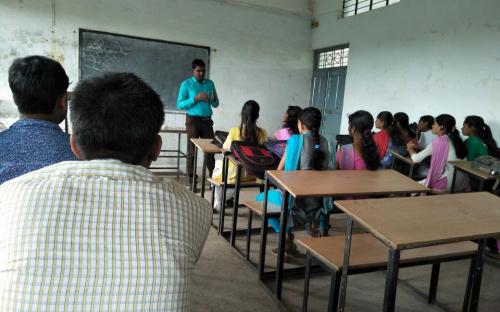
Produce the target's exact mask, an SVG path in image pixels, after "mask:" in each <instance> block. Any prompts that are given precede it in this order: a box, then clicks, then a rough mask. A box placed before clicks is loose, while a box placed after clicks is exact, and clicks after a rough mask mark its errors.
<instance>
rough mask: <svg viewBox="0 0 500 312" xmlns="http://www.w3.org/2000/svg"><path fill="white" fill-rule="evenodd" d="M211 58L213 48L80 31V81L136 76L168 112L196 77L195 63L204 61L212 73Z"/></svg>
mask: <svg viewBox="0 0 500 312" xmlns="http://www.w3.org/2000/svg"><path fill="white" fill-rule="evenodd" d="M209 57H210V48H209V47H202V46H194V45H187V44H181V43H175V42H168V41H162V40H154V39H147V38H139V37H132V36H127V35H120V34H112V33H105V32H98V31H93V30H86V29H80V55H79V69H80V79H85V78H89V77H92V76H96V75H100V74H102V73H104V72H133V73H135V74H136V75H137V76H139V77H141V78H142V79H143V80H144V81H146V82H147V83H148V84H149V85H150V86H151V87H153V89H154V90H155V91H156V92H158V94H160V96H161V99H162V101H163V104H164V105H165V110H177V108H176V103H177V94H178V92H179V86H180V84H181V82H182V81H183V80H185V79H187V78H189V77H190V76H191V75H192V72H191V62H192V61H193V59H202V60H204V61H205V63H206V64H207V70H208V61H209ZM207 72H208V71H207Z"/></svg>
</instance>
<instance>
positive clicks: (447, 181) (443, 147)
mask: <svg viewBox="0 0 500 312" xmlns="http://www.w3.org/2000/svg"><path fill="white" fill-rule="evenodd" d="M432 132H433V133H434V134H435V135H436V138H435V139H434V140H433V141H432V144H430V145H428V146H427V147H426V148H425V149H423V150H422V151H420V152H418V153H417V151H416V144H415V143H414V142H409V143H408V146H407V147H408V152H409V153H410V155H411V159H412V160H413V161H414V162H416V163H419V162H421V161H423V160H424V159H425V158H427V157H429V156H431V165H430V168H429V173H428V174H427V177H426V178H425V180H423V181H420V183H422V184H424V185H425V186H426V187H428V188H431V189H433V190H436V191H439V192H443V191H450V189H451V182H452V179H453V170H454V168H453V166H452V165H450V164H449V163H448V162H449V161H451V160H458V159H463V158H465V157H466V156H467V146H465V144H464V142H463V141H462V139H461V138H460V134H459V133H458V131H457V130H456V129H455V118H453V116H450V115H447V114H442V115H439V116H437V117H436V119H435V122H434V125H432ZM455 189H456V190H457V191H465V190H468V183H467V179H466V177H465V176H464V175H462V174H457V181H456V182H455Z"/></svg>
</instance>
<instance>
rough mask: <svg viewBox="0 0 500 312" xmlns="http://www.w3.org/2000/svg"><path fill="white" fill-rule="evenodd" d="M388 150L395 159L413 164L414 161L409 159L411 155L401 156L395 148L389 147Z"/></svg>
mask: <svg viewBox="0 0 500 312" xmlns="http://www.w3.org/2000/svg"><path fill="white" fill-rule="evenodd" d="M389 152H390V153H391V154H392V155H393V156H394V157H396V158H397V159H399V160H401V161H402V162H404V163H405V164H408V165H410V166H411V165H413V164H414V162H413V160H411V157H408V156H403V155H401V154H400V153H399V152H398V151H397V150H395V149H390V150H389Z"/></svg>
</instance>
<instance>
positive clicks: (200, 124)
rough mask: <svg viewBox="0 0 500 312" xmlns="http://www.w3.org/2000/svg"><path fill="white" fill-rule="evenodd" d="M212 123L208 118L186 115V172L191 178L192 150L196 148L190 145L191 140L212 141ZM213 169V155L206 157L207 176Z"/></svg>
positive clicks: (192, 169)
mask: <svg viewBox="0 0 500 312" xmlns="http://www.w3.org/2000/svg"><path fill="white" fill-rule="evenodd" d="M213 125H214V122H213V120H212V118H210V117H197V116H189V115H186V131H187V139H188V156H187V172H188V175H189V176H190V177H192V176H193V171H194V168H193V165H194V149H195V148H196V147H195V146H194V144H193V143H191V139H192V138H195V139H197V138H202V139H213V138H214V128H213ZM214 167H215V158H214V154H209V155H208V156H207V169H208V172H209V174H212V171H213V170H214Z"/></svg>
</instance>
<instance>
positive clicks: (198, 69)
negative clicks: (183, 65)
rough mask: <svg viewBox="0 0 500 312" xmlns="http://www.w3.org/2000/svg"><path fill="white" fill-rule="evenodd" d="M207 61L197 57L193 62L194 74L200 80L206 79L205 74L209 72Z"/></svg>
mask: <svg viewBox="0 0 500 312" xmlns="http://www.w3.org/2000/svg"><path fill="white" fill-rule="evenodd" d="M206 67H207V66H206V65H205V62H204V61H203V60H200V59H195V60H193V62H192V63H191V68H192V69H193V76H194V78H196V80H198V81H203V80H204V79H205V74H206V72H207V69H206Z"/></svg>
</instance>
